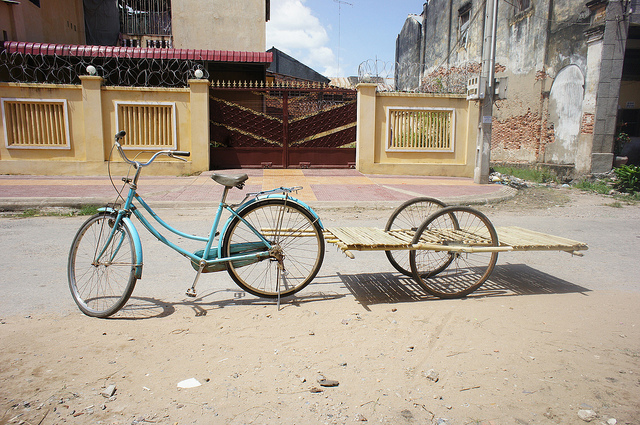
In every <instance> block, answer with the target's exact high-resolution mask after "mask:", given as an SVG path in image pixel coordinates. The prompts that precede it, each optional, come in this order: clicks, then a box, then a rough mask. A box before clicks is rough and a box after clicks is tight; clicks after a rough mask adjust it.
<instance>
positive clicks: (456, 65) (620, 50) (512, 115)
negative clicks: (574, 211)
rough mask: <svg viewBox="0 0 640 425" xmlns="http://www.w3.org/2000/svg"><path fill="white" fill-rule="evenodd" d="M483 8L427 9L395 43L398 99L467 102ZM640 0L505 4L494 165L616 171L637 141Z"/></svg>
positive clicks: (475, 0) (468, 2) (471, 0)
mask: <svg viewBox="0 0 640 425" xmlns="http://www.w3.org/2000/svg"><path fill="white" fill-rule="evenodd" d="M485 9H486V1H483V0H430V1H428V2H427V3H425V4H424V6H423V10H422V13H421V14H420V15H409V17H408V18H407V20H406V22H405V24H404V26H403V28H402V30H401V32H400V34H399V35H398V37H397V40H396V62H397V64H396V89H397V90H403V91H405V90H406V91H428V92H438V91H440V92H457V93H462V92H467V90H469V89H470V88H472V87H473V86H468V84H467V83H468V81H469V79H472V78H473V77H476V76H478V75H480V71H481V68H482V66H481V63H482V57H483V51H482V50H483V39H484V37H485V33H484V32H485V22H484V21H485V14H486V10H485ZM639 24H640V0H630V1H603V0H592V1H589V2H585V1H583V0H514V1H513V2H511V1H509V2H507V1H504V0H500V1H499V2H498V9H497V30H496V33H497V35H496V55H495V56H496V65H495V76H496V79H497V80H498V81H499V85H498V90H499V95H498V96H497V100H496V101H495V103H494V109H493V121H492V122H493V124H492V138H491V161H492V162H493V163H520V164H552V165H554V166H560V167H563V168H566V169H567V170H569V171H571V172H574V173H577V174H585V173H600V172H607V171H609V170H610V169H611V167H612V165H613V162H614V158H615V155H616V154H619V152H618V150H619V148H620V146H618V145H617V144H616V136H617V135H618V134H619V133H620V132H625V133H627V134H628V135H629V136H631V137H632V138H633V137H640V126H639V125H638V123H639V121H640V120H639V119H638V117H639V112H640V109H639V108H640V66H639V65H640V25H639Z"/></svg>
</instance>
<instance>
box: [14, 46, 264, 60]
mask: <svg viewBox="0 0 640 425" xmlns="http://www.w3.org/2000/svg"><path fill="white" fill-rule="evenodd" d="M4 48H5V50H7V52H8V53H22V54H29V55H50V56H52V55H58V56H83V57H94V58H96V57H97V58H100V57H102V58H105V57H118V58H145V59H191V60H198V61H209V62H236V63H242V62H244V63H271V61H272V60H273V55H272V53H271V52H236V51H231V50H200V49H153V48H143V47H113V46H79V45H70V44H52V43H31V42H26V41H5V42H4Z"/></svg>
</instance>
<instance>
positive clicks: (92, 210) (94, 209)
mask: <svg viewBox="0 0 640 425" xmlns="http://www.w3.org/2000/svg"><path fill="white" fill-rule="evenodd" d="M98 208H99V207H98V206H97V205H85V206H83V207H82V208H80V209H79V210H78V212H77V213H76V215H95V214H98Z"/></svg>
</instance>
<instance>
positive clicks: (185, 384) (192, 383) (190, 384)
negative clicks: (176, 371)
mask: <svg viewBox="0 0 640 425" xmlns="http://www.w3.org/2000/svg"><path fill="white" fill-rule="evenodd" d="M200 385H202V384H201V383H200V382H198V380H197V379H196V378H189V379H185V380H184V381H180V382H178V388H195V387H199V386H200Z"/></svg>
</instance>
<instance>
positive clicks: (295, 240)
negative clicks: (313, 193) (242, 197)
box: [222, 199, 324, 298]
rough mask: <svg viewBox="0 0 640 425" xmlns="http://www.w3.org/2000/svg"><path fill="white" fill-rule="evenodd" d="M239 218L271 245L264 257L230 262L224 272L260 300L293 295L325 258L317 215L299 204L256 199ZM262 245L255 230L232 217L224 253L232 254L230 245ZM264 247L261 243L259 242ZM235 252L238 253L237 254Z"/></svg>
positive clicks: (313, 274)
mask: <svg viewBox="0 0 640 425" xmlns="http://www.w3.org/2000/svg"><path fill="white" fill-rule="evenodd" d="M240 216H241V217H242V219H243V220H245V221H246V222H247V223H249V224H250V225H251V226H253V227H254V228H255V229H256V230H257V231H258V232H260V233H261V234H262V235H263V237H264V238H265V239H267V240H268V241H269V242H270V243H271V244H272V248H271V250H269V252H268V254H269V257H268V258H264V259H261V260H256V261H242V260H239V261H235V262H234V261H229V262H228V263H227V271H228V272H229V275H230V276H231V278H232V279H233V280H234V282H236V284H238V286H240V287H241V288H242V289H244V290H245V291H247V292H249V293H251V294H253V295H256V296H259V297H264V298H275V297H277V296H278V292H279V293H280V296H283V297H284V296H288V295H293V294H295V293H296V292H298V291H300V290H301V289H303V288H304V287H305V286H307V285H308V284H309V282H311V281H312V280H313V278H314V277H315V276H316V274H317V273H318V271H319V270H320V266H321V265H322V260H323V259H324V237H323V235H322V228H321V227H320V225H319V224H318V221H317V219H316V218H315V217H314V216H313V215H312V214H311V213H310V212H309V211H308V210H307V209H306V208H304V207H302V206H301V205H299V204H296V203H294V202H292V201H288V200H284V199H265V200H262V201H257V202H255V203H254V204H252V205H250V206H249V207H247V208H246V209H244V210H243V211H242V212H240ZM260 245H261V243H260V239H259V238H258V237H257V236H256V234H255V233H254V232H253V231H252V230H251V229H250V228H249V227H248V226H247V225H246V224H245V223H244V222H243V221H242V220H240V219H238V218H237V217H235V218H234V219H233V220H232V222H231V223H230V225H229V227H228V229H227V231H226V232H225V235H224V239H223V247H222V249H223V253H224V256H225V257H231V256H232V255H233V254H232V253H233V252H236V251H238V250H237V249H235V248H234V247H243V246H247V247H252V249H253V250H254V252H255V250H256V247H259V246H260ZM262 246H264V245H262ZM236 255H237V254H236Z"/></svg>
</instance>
